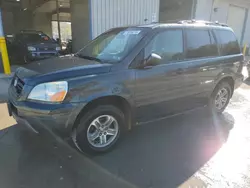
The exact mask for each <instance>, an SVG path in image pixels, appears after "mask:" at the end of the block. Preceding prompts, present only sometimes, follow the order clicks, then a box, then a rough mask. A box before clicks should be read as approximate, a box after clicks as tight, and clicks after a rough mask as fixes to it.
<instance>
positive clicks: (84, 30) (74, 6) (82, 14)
mask: <svg viewBox="0 0 250 188" xmlns="http://www.w3.org/2000/svg"><path fill="white" fill-rule="evenodd" d="M89 7H90V5H89V1H88V0H71V2H70V11H71V29H72V44H73V52H76V51H78V50H80V49H81V48H83V47H84V45H86V44H87V43H88V42H89V41H90V40H91V28H90V25H91V24H90V8H89Z"/></svg>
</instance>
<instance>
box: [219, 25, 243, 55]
mask: <svg viewBox="0 0 250 188" xmlns="http://www.w3.org/2000/svg"><path fill="white" fill-rule="evenodd" d="M214 32H215V36H216V38H217V40H218V42H219V44H220V51H221V55H222V56H226V55H234V54H240V53H241V51H240V47H239V43H238V41H237V38H236V36H235V35H234V33H233V32H232V31H227V30H215V31H214Z"/></svg>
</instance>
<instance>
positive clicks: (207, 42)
mask: <svg viewBox="0 0 250 188" xmlns="http://www.w3.org/2000/svg"><path fill="white" fill-rule="evenodd" d="M217 55H218V49H217V45H216V43H215V41H214V39H213V37H211V36H210V33H209V31H207V30H198V29H197V30H195V29H189V30H187V58H202V57H211V56H217Z"/></svg>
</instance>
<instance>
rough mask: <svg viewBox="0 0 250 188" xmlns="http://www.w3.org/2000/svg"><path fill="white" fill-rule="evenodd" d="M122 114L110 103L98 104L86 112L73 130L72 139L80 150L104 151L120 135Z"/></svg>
mask: <svg viewBox="0 0 250 188" xmlns="http://www.w3.org/2000/svg"><path fill="white" fill-rule="evenodd" d="M123 128H124V114H123V113H122V111H121V110H119V109H118V108H116V107H114V106H111V105H103V106H98V107H96V108H94V109H92V110H90V111H89V112H87V113H86V114H85V115H83V117H82V118H81V119H80V121H79V123H78V124H77V127H76V128H75V129H74V130H73V134H72V139H73V142H74V144H75V145H76V147H77V148H78V149H79V150H80V151H85V152H88V153H89V152H99V153H100V152H106V151H108V150H110V149H112V148H113V147H114V146H115V145H116V143H117V142H118V140H119V139H120V137H121V133H122V132H123Z"/></svg>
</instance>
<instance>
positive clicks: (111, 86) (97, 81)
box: [66, 70, 135, 106]
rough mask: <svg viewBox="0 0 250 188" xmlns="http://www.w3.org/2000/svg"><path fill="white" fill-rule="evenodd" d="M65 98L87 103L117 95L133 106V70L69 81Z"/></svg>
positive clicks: (70, 100)
mask: <svg viewBox="0 0 250 188" xmlns="http://www.w3.org/2000/svg"><path fill="white" fill-rule="evenodd" d="M69 86H70V89H69V92H68V96H67V99H66V100H68V101H69V102H72V103H85V104H87V103H89V102H91V101H93V100H95V99H98V98H101V97H107V96H119V97H122V98H124V99H126V100H127V101H128V102H129V103H130V105H131V106H134V87H135V73H134V71H133V70H127V71H121V72H116V73H114V72H110V73H107V74H103V75H94V76H91V77H88V78H76V79H73V80H70V81H69Z"/></svg>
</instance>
